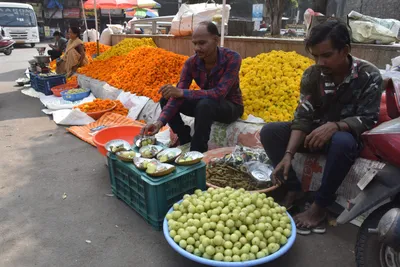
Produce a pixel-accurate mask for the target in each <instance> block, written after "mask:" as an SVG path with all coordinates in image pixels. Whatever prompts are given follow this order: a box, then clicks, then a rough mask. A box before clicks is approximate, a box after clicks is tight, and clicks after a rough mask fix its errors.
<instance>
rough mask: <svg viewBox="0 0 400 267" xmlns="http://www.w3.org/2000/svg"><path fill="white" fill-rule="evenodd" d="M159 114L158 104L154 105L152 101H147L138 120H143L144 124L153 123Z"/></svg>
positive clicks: (159, 107)
mask: <svg viewBox="0 0 400 267" xmlns="http://www.w3.org/2000/svg"><path fill="white" fill-rule="evenodd" d="M160 114H161V106H160V103H154V101H153V100H149V101H147V103H146V105H145V106H144V107H143V109H142V112H140V114H139V116H138V120H145V121H146V122H148V123H149V122H155V121H156V120H157V119H158V118H159V117H160Z"/></svg>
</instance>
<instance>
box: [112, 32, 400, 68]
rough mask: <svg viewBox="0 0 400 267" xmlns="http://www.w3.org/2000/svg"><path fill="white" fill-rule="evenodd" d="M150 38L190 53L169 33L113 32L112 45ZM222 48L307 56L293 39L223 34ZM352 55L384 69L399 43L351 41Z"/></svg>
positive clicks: (186, 42) (186, 43)
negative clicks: (129, 33)
mask: <svg viewBox="0 0 400 267" xmlns="http://www.w3.org/2000/svg"><path fill="white" fill-rule="evenodd" d="M143 37H151V38H153V40H154V42H155V43H156V44H157V46H158V47H160V48H163V49H166V50H168V51H172V52H175V53H178V54H182V55H188V56H190V55H192V54H193V45H192V41H191V37H174V36H171V35H113V36H112V44H113V45H115V44H117V43H119V42H120V41H122V40H123V39H125V38H143ZM225 47H228V48H230V49H232V50H235V51H237V52H238V53H240V55H241V56H242V57H243V58H246V57H254V56H256V55H258V54H261V53H264V52H269V51H272V50H283V51H296V52H297V53H299V54H302V55H304V56H309V55H308V54H307V52H306V51H305V49H304V44H303V41H301V40H293V39H272V38H257V37H226V38H225ZM352 54H353V55H354V56H356V57H359V58H362V59H365V60H367V61H370V62H372V63H373V64H375V65H376V66H378V67H379V68H385V65H386V64H390V62H391V61H390V60H391V59H392V58H394V57H396V56H399V55H400V45H397V46H395V45H366V44H353V49H352Z"/></svg>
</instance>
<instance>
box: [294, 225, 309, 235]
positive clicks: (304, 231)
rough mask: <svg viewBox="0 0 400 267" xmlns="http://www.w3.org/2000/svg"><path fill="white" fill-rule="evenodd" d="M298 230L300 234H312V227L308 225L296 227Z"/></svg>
mask: <svg viewBox="0 0 400 267" xmlns="http://www.w3.org/2000/svg"><path fill="white" fill-rule="evenodd" d="M296 232H297V234H299V235H310V234H311V229H310V228H306V227H296Z"/></svg>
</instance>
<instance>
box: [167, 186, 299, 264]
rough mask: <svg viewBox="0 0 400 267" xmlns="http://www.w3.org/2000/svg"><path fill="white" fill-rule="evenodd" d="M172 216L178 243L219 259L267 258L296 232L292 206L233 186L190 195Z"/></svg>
mask: <svg viewBox="0 0 400 267" xmlns="http://www.w3.org/2000/svg"><path fill="white" fill-rule="evenodd" d="M166 219H167V221H168V230H169V235H170V237H171V238H172V239H173V240H174V241H175V242H176V244H178V245H179V246H180V247H181V248H182V249H184V250H186V251H187V252H189V253H192V254H194V255H196V256H198V257H203V258H206V259H211V260H215V261H225V262H245V261H250V260H255V259H261V258H264V257H266V256H269V255H271V254H274V253H276V252H277V251H279V250H280V249H281V247H282V246H285V245H286V244H287V243H288V238H290V237H291V235H292V224H291V219H290V217H289V215H288V214H287V213H286V208H285V207H281V206H279V204H277V203H275V202H274V199H273V198H272V197H267V196H266V195H265V194H260V193H250V192H246V191H245V190H244V189H240V190H234V189H232V188H229V187H226V188H220V189H213V188H209V189H208V190H207V191H206V192H202V191H201V190H196V191H195V194H193V195H185V196H184V197H183V201H182V202H181V203H179V204H178V203H176V204H174V205H173V211H172V212H171V213H168V214H167V215H166ZM293 230H294V229H293ZM213 266H218V265H217V264H215V265H213ZM244 266H245V265H244ZM250 266H252V265H250Z"/></svg>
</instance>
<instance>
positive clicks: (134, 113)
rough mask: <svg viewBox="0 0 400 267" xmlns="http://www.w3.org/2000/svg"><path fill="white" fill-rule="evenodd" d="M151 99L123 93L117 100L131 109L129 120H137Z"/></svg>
mask: <svg viewBox="0 0 400 267" xmlns="http://www.w3.org/2000/svg"><path fill="white" fill-rule="evenodd" d="M149 99H150V98H148V97H146V96H137V95H136V94H131V93H129V92H121V93H120V94H119V95H118V97H117V100H119V101H121V103H122V104H123V105H124V107H125V108H127V109H129V113H128V118H131V119H133V120H136V119H137V118H138V116H139V114H140V112H141V111H142V109H143V107H144V106H145V105H146V103H147V101H149Z"/></svg>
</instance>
